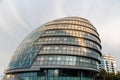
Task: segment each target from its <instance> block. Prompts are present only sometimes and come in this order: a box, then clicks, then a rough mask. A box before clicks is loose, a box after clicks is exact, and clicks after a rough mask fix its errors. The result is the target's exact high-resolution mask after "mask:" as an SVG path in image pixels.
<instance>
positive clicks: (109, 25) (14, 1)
mask: <svg viewBox="0 0 120 80" xmlns="http://www.w3.org/2000/svg"><path fill="white" fill-rule="evenodd" d="M66 16H79V17H83V18H86V19H88V20H89V21H90V22H91V23H92V24H93V25H94V26H95V27H96V28H97V31H98V33H99V34H100V39H101V41H102V43H101V44H102V53H103V54H110V55H112V56H114V57H115V59H116V65H117V66H116V69H117V70H120V65H119V63H120V0H0V74H3V72H4V69H6V68H7V66H8V64H9V61H10V59H11V57H12V55H13V53H14V51H15V49H16V48H17V46H18V45H19V44H20V43H21V41H22V40H23V39H24V38H25V37H26V36H27V35H28V34H29V33H30V32H31V31H33V30H34V29H36V28H37V27H39V26H40V25H42V24H44V23H46V22H48V21H51V20H54V19H57V18H61V17H66Z"/></svg>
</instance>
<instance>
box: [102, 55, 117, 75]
mask: <svg viewBox="0 0 120 80" xmlns="http://www.w3.org/2000/svg"><path fill="white" fill-rule="evenodd" d="M115 66H116V64H115V58H114V57H113V56H111V55H103V56H102V57H101V64H100V69H105V70H106V71H107V72H109V73H116V70H115Z"/></svg>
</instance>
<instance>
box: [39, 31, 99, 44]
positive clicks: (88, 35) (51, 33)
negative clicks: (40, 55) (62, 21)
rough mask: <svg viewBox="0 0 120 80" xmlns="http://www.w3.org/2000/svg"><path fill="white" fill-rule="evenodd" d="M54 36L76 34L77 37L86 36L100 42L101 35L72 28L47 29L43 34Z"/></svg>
mask: <svg viewBox="0 0 120 80" xmlns="http://www.w3.org/2000/svg"><path fill="white" fill-rule="evenodd" d="M51 35H52V36H53V35H57V36H58V35H60V36H64V35H65V36H75V37H84V38H88V39H91V40H94V41H97V42H98V43H100V42H101V41H100V40H99V37H97V36H95V35H94V34H91V33H89V32H85V31H78V30H71V29H68V30H66V29H64V30H63V29H54V30H46V31H45V32H44V33H43V34H41V36H51Z"/></svg>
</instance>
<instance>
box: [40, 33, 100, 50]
mask: <svg viewBox="0 0 120 80" xmlns="http://www.w3.org/2000/svg"><path fill="white" fill-rule="evenodd" d="M48 37H63V38H64V37H70V38H72V37H73V38H79V39H84V40H88V41H91V42H93V43H96V44H97V45H99V47H100V49H102V47H101V43H100V42H97V41H95V40H93V39H89V38H85V37H76V36H67V35H48V36H47V35H46V36H44V35H41V36H40V37H39V38H48Z"/></svg>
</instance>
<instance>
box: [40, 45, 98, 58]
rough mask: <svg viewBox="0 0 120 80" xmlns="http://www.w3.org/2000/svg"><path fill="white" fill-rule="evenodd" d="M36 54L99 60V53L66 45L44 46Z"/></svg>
mask: <svg viewBox="0 0 120 80" xmlns="http://www.w3.org/2000/svg"><path fill="white" fill-rule="evenodd" d="M38 54H69V55H79V56H88V57H93V58H96V59H100V53H98V52H96V51H94V50H91V49H88V48H84V47H76V46H67V45H44V46H43V47H42V48H41V50H40V52H39V53H38Z"/></svg>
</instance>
